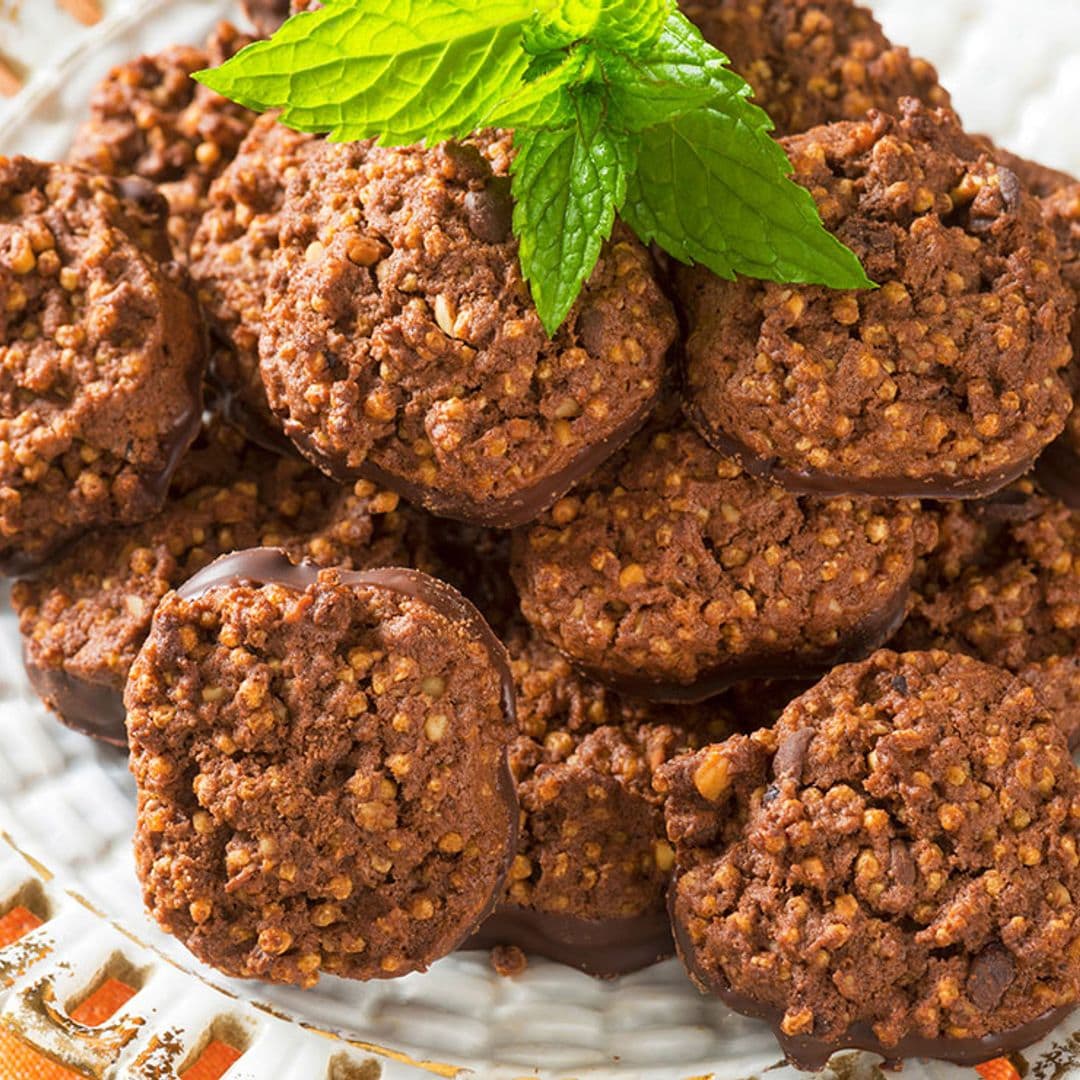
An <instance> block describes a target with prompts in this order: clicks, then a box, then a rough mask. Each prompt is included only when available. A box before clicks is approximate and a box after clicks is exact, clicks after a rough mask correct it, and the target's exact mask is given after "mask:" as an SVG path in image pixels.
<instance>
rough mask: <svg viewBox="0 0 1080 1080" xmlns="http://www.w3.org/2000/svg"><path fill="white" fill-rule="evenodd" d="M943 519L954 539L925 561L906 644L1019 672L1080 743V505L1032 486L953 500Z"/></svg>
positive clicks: (902, 643) (903, 632)
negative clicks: (985, 499)
mask: <svg viewBox="0 0 1080 1080" xmlns="http://www.w3.org/2000/svg"><path fill="white" fill-rule="evenodd" d="M1021 494H1023V493H1021ZM941 520H942V522H943V523H942V525H941V527H940V533H941V535H942V536H943V537H945V538H947V539H948V543H947V544H946V545H945V546H944V548H943V549H942V550H940V551H934V552H933V553H932V554H931V555H930V556H929V557H928V558H927V559H926V560H925V562H924V565H923V566H922V567H921V568H920V571H919V574H918V577H919V580H918V582H917V584H916V587H915V589H914V590H913V599H912V604H911V611H910V614H909V615H908V617H907V619H906V621H905V623H904V625H903V626H902V627H901V629H900V631H899V633H898V634H897V638H896V641H897V644H898V646H899V647H900V648H905V649H925V648H940V649H948V650H950V651H954V652H962V653H967V654H969V655H971V656H974V657H977V658H978V659H980V660H984V661H986V662H988V663H991V664H995V665H997V666H999V667H1002V668H1006V669H1008V670H1009V671H1011V672H1014V673H1015V674H1016V675H1018V676H1020V678H1022V679H1023V680H1024V681H1026V682H1030V683H1031V684H1032V685H1033V686H1035V688H1036V689H1037V690H1038V691H1039V693H1040V695H1041V696H1042V698H1043V700H1044V702H1045V704H1046V705H1048V706H1050V707H1051V708H1052V710H1053V712H1054V715H1055V716H1056V718H1057V721H1058V724H1059V726H1060V727H1061V728H1062V730H1063V731H1064V733H1065V735H1066V737H1067V738H1068V739H1069V740H1070V742H1072V743H1076V742H1078V741H1080V513H1078V512H1076V511H1073V510H1070V509H1069V508H1068V507H1067V506H1065V505H1064V504H1063V503H1061V502H1059V501H1058V500H1056V499H1052V498H1049V497H1047V496H1045V495H1039V494H1030V495H1027V497H1026V499H1024V500H1023V501H1018V502H1016V503H1011V504H1006V505H1005V506H1002V505H1000V504H995V503H994V502H990V503H989V504H980V503H974V504H972V503H963V504H957V505H955V506H950V507H947V508H945V509H944V510H943V511H942V512H941Z"/></svg>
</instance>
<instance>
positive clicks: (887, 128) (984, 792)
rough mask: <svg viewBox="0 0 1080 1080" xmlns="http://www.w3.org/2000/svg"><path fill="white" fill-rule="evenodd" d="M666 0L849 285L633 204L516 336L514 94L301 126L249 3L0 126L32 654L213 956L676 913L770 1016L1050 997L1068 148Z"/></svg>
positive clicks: (1012, 1023) (875, 63) (146, 884)
mask: <svg viewBox="0 0 1080 1080" xmlns="http://www.w3.org/2000/svg"><path fill="white" fill-rule="evenodd" d="M253 7H255V8H257V11H256V12H255V13H256V14H257V15H258V23H257V25H258V29H259V31H260V32H263V33H265V32H268V31H269V30H270V29H272V28H273V26H274V25H275V20H280V18H282V17H284V15H285V14H286V11H285V9H286V8H287V7H288V5H287V4H284V3H281V4H275V3H267V4H258V5H253ZM684 8H685V11H686V14H687V15H688V16H689V17H691V18H692V19H693V20H694V21H695V22H696V23H697V24H698V26H699V27H700V28H701V30H702V32H703V33H704V34H705V36H706V37H707V38H708V39H709V40H710V41H712V42H713V43H714V44H715V45H717V47H719V48H721V49H722V50H723V51H725V52H726V53H727V54H728V55H729V56H730V57H731V59H732V63H733V66H734V67H735V68H736V69H737V70H738V71H740V72H741V73H742V74H743V75H744V76H745V77H746V78H747V79H748V81H749V82H750V83H751V84H752V85H753V88H754V91H755V93H756V95H757V100H758V101H759V103H760V104H761V105H763V106H764V107H765V108H766V109H767V110H768V111H769V112H770V114H771V115H772V117H773V118H774V120H775V121H776V124H777V128H778V131H777V137H778V138H779V139H780V141H781V143H782V145H783V147H784V149H785V150H786V152H787V153H788V155H789V157H790V159H791V162H792V165H793V167H794V178H795V179H796V180H797V181H798V182H799V183H800V184H802V185H803V186H804V187H805V188H807V189H808V190H809V191H810V193H811V194H812V195H813V197H814V199H815V201H816V202H817V205H818V207H819V210H820V212H821V215H822V218H823V220H824V222H825V224H826V226H827V227H828V228H829V230H830V231H832V232H833V233H834V234H835V235H836V236H838V237H839V238H840V239H841V240H842V241H843V242H844V243H845V244H846V245H848V246H849V247H850V248H851V249H852V250H853V251H854V252H855V253H856V254H857V255H858V256H859V258H860V259H861V260H862V262H863V265H864V266H865V268H866V271H867V273H868V274H869V276H870V277H871V278H872V279H873V280H874V281H875V282H877V284H878V286H879V287H878V288H877V289H875V290H873V291H867V292H862V293H848V292H835V291H831V290H829V289H826V288H823V287H819V286H798V285H777V284H772V283H766V282H761V281H756V280H749V279H738V280H735V281H726V280H721V279H719V278H717V277H715V276H714V275H712V274H711V273H710V272H708V271H707V270H706V269H704V268H703V267H687V266H680V265H675V264H673V263H669V262H667V261H663V262H661V261H658V259H657V257H656V256H655V255H654V253H652V252H650V251H649V250H647V249H646V248H645V247H644V246H643V245H642V244H641V243H639V242H638V240H637V239H636V238H635V237H634V236H633V235H632V233H631V232H630V231H629V230H628V229H626V228H625V227H624V226H622V225H621V224H618V223H617V224H616V226H615V229H614V231H613V233H612V235H611V237H610V239H609V241H608V242H607V244H606V245H605V247H604V249H603V251H602V253H601V255H600V259H599V262H598V264H597V266H596V269H595V271H594V272H593V274H592V276H591V278H590V279H589V281H588V282H587V283H586V285H585V288H584V290H583V292H582V294H581V296H580V298H579V299H578V301H577V304H576V306H575V307H574V309H573V311H572V312H571V314H570V316H569V318H568V319H567V321H566V322H565V324H564V325H563V327H562V328H561V329H560V330H559V331H558V333H557V334H556V335H555V336H554V337H553V338H549V337H548V335H547V334H546V333H545V332H544V330H543V327H542V326H541V323H540V320H539V318H538V317H537V314H536V311H535V308H534V306H533V304H532V302H531V299H530V296H529V291H528V288H527V285H526V283H525V281H524V280H523V278H522V274H521V270H520V267H519V263H518V253H517V244H516V241H515V240H514V237H513V234H512V229H511V224H512V222H511V215H512V203H511V198H510V184H509V170H510V165H511V161H512V158H513V146H512V137H511V134H510V133H508V132H501V131H490V132H484V133H480V134H478V135H476V136H475V137H473V138H471V139H469V140H466V141H464V142H460V143H457V142H455V143H445V144H442V145H438V146H432V147H420V146H416V147H407V148H392V147H380V146H375V145H372V144H370V143H356V144H347V145H331V144H329V143H327V142H325V141H323V140H321V139H319V138H317V137H315V136H310V135H302V134H297V133H295V132H292V131H289V130H287V129H285V128H283V127H282V126H280V125H279V124H277V123H276V121H275V118H274V117H273V116H272V115H268V116H264V117H261V118H256V117H254V116H253V115H252V114H250V113H247V112H245V111H244V110H242V109H239V108H238V107H236V106H233V105H231V104H229V103H227V102H225V101H223V100H222V99H220V98H217V97H216V96H215V95H213V94H211V93H209V92H208V91H206V90H205V89H204V88H197V87H196V86H195V84H194V83H193V82H192V81H191V80H190V73H191V71H193V70H195V69H196V68H198V67H200V66H204V65H205V64H207V63H212V62H216V61H217V60H219V59H220V58H222V57H223V56H227V55H229V54H230V53H231V52H233V51H235V50H236V49H237V48H239V47H241V46H242V45H243V44H244V43H245V42H246V41H247V40H248V38H247V37H245V36H244V35H242V34H240V33H239V32H238V31H236V30H235V29H233V28H232V27H228V26H223V27H221V28H220V29H219V30H218V31H217V32H216V33H215V35H214V37H213V39H212V40H211V42H209V43H208V44H207V46H206V47H205V48H204V49H202V50H199V49H180V48H177V49H173V50H169V51H167V52H165V53H163V54H161V55H159V56H155V57H143V58H140V59H138V60H136V61H134V62H133V63H132V64H129V65H126V66H124V67H121V68H119V69H117V70H116V71H114V72H113V73H112V74H111V75H110V76H109V77H108V79H107V80H106V81H105V82H104V83H103V84H102V86H101V88H100V90H99V92H98V93H97V95H96V96H95V98H94V100H93V101H92V103H91V116H90V117H89V119H88V120H87V121H86V123H85V124H84V126H83V128H82V130H81V132H80V134H79V137H78V140H77V143H76V148H75V150H74V151H73V158H72V163H69V164H63V165H50V164H43V163H38V162H33V161H29V160H26V159H0V351H2V354H3V356H4V359H5V363H4V365H3V371H4V378H5V380H6V382H5V384H4V386H3V387H2V388H0V558H2V560H3V563H4V565H5V567H6V568H7V569H8V571H9V572H10V573H11V574H12V575H14V576H16V577H17V580H16V582H15V584H14V586H13V591H12V597H13V603H14V605H15V607H16V609H17V611H18V614H19V618H20V626H21V629H22V632H23V636H24V642H25V654H26V664H27V669H28V671H29V673H30V677H31V680H32V682H33V684H34V686H35V687H36V688H37V689H38V691H39V693H40V694H41V696H42V697H43V699H44V700H45V701H46V703H47V704H48V705H49V706H50V707H51V708H52V709H53V710H54V711H55V712H56V713H57V715H58V716H59V717H60V719H61V720H63V721H64V722H65V723H67V724H68V725H70V726H72V727H75V728H77V729H79V730H81V731H83V732H85V733H87V734H88V735H91V736H94V737H96V738H99V739H103V740H105V741H107V742H112V743H114V744H116V745H119V746H126V747H128V748H129V750H130V754H131V767H132V770H133V772H134V774H135V777H136V780H137V783H138V789H139V796H138V797H139V808H138V826H137V834H136V842H135V846H136V855H137V865H138V870H139V874H140V877H141V879H142V884H143V889H144V895H145V899H146V903H147V906H148V907H149V909H150V910H151V912H152V913H153V915H154V916H155V917H156V919H157V920H158V921H159V922H160V923H161V925H162V926H163V927H164V928H165V929H167V930H168V931H169V932H171V933H173V934H175V935H176V936H177V937H178V938H180V939H181V940H182V941H183V942H184V943H185V945H187V946H188V948H190V949H191V951H192V952H193V953H195V954H196V955H197V956H198V957H200V958H201V959H202V960H204V961H206V962H208V963H210V964H212V965H214V966H216V967H218V968H219V969H221V970H222V971H225V972H227V973H229V974H231V975H237V976H244V977H256V978H264V979H269V980H274V981H280V982H289V983H295V984H298V985H301V986H310V985H313V984H314V983H315V982H316V981H317V980H318V978H319V976H320V974H321V973H331V974H336V975H341V976H345V977H349V978H357V979H369V978H387V977H396V976H400V975H403V974H405V973H407V972H410V971H416V970H423V969H424V968H425V967H426V966H428V965H429V964H430V963H432V962H433V961H435V960H436V959H438V958H440V957H442V956H444V955H446V954H447V953H449V952H450V951H452V950H454V949H455V948H458V947H462V946H468V947H473V948H478V947H482V948H492V949H493V950H494V952H493V958H494V962H495V965H496V967H497V968H498V969H499V970H500V971H502V972H504V973H507V974H510V973H513V972H516V971H519V970H521V968H522V967H523V965H524V964H525V963H526V962H527V955H529V954H536V955H542V956H547V957H550V958H553V959H556V960H559V961H562V962H564V963H570V964H574V965H575V966H578V967H580V968H582V969H583V970H585V971H588V972H590V973H592V974H596V975H601V976H612V975H616V974H620V973H623V972H627V971H632V970H634V969H636V968H640V967H643V966H645V965H646V964H650V963H653V962H655V961H657V960H659V959H661V958H663V957H665V956H668V955H670V954H671V953H672V952H674V951H677V952H678V953H679V955H680V956H681V958H682V960H683V962H684V963H685V965H686V968H687V970H688V972H689V974H690V977H691V978H692V979H693V980H694V981H695V982H696V983H697V984H698V985H699V986H700V987H701V989H702V990H704V991H706V992H709V993H713V994H716V995H718V996H719V997H720V998H722V999H723V1000H724V1001H725V1002H726V1003H727V1004H728V1005H730V1006H731V1007H732V1008H734V1009H736V1010H738V1011H739V1012H743V1013H746V1014H748V1015H751V1016H756V1017H761V1018H763V1019H765V1020H767V1021H768V1022H769V1023H770V1024H772V1025H773V1026H774V1028H775V1030H776V1032H777V1035H778V1038H779V1039H780V1041H781V1043H782V1045H783V1047H784V1050H785V1052H786V1053H787V1055H788V1057H789V1058H790V1060H792V1061H793V1062H794V1063H796V1064H799V1065H801V1066H805V1067H811V1068H812V1067H820V1066H821V1065H823V1064H824V1063H825V1061H826V1060H827V1059H828V1057H829V1055H830V1054H831V1053H832V1052H833V1051H835V1050H837V1049H840V1048H844V1047H861V1048H865V1049H871V1050H874V1051H877V1052H878V1053H880V1054H882V1055H884V1056H885V1058H886V1059H887V1060H890V1061H898V1060H900V1059H902V1058H903V1057H906V1056H931V1057H938V1058H942V1059H945V1060H949V1061H954V1062H960V1063H978V1062H981V1061H985V1060H987V1059H989V1058H993V1057H995V1056H998V1055H1000V1054H1001V1053H1003V1052H1006V1051H1007V1050H1010V1049H1016V1048H1019V1047H1022V1046H1026V1045H1028V1044H1030V1043H1031V1042H1033V1041H1035V1040H1037V1039H1038V1038H1040V1037H1041V1036H1042V1035H1043V1034H1045V1033H1046V1032H1048V1031H1049V1030H1050V1029H1052V1028H1053V1027H1054V1026H1055V1025H1056V1024H1057V1023H1059V1022H1060V1020H1061V1019H1062V1018H1063V1017H1064V1016H1065V1015H1066V1014H1067V1013H1068V1012H1069V1011H1070V1010H1071V1009H1072V1008H1074V1006H1075V1005H1076V1004H1077V1003H1078V1002H1080V921H1078V918H1077V900H1076V898H1077V897H1078V896H1080V850H1078V844H1080V777H1078V775H1077V772H1076V768H1075V766H1074V764H1073V761H1072V757H1071V752H1070V746H1071V745H1072V744H1073V743H1074V742H1076V741H1077V740H1078V739H1080V482H1078V481H1077V480H1076V476H1077V475H1080V471H1078V470H1080V420H1078V419H1077V417H1076V415H1075V414H1074V412H1073V406H1072V395H1073V392H1074V384H1075V383H1076V376H1075V369H1074V365H1073V361H1072V357H1073V349H1074V347H1075V346H1080V319H1076V318H1075V309H1076V306H1077V294H1078V293H1080V183H1076V182H1074V181H1073V180H1072V179H1071V178H1069V177H1067V176H1065V175H1063V174H1060V173H1057V172H1054V171H1053V170H1050V169H1046V168H1043V167H1042V166H1039V165H1037V164H1035V163H1032V162H1026V161H1023V160H1022V159H1019V158H1017V157H1015V156H1014V155H1012V154H1009V153H1008V152H1007V151H1004V150H1000V149H999V148H997V147H996V146H994V145H993V143H991V142H990V141H989V140H988V139H986V138H984V137H981V136H976V135H972V134H969V133H967V132H965V131H964V129H963V127H962V125H961V122H960V120H959V118H958V117H957V116H956V114H955V113H954V112H953V111H952V110H951V108H950V106H949V98H948V94H947V93H946V91H945V90H944V89H943V88H942V87H941V86H940V85H939V84H938V82H937V76H936V73H935V72H934V70H933V68H932V67H931V66H930V65H929V64H927V63H925V62H923V61H920V60H918V59H916V58H913V57H911V56H910V55H909V54H908V52H907V50H905V49H903V48H899V47H896V46H894V45H892V44H891V43H890V42H889V41H888V40H887V39H886V38H885V36H884V34H883V33H882V31H881V29H880V27H879V26H878V25H877V24H876V23H875V21H874V20H873V18H872V17H871V15H870V14H869V13H868V12H867V11H866V10H864V9H863V8H860V7H857V6H855V5H854V4H852V3H850V2H849V0H754V2H750V0H687V2H686V3H685V5H684Z"/></svg>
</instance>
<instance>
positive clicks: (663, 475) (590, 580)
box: [514, 426, 934, 700]
mask: <svg viewBox="0 0 1080 1080" xmlns="http://www.w3.org/2000/svg"><path fill="white" fill-rule="evenodd" d="M933 539H934V528H933V522H932V520H931V519H930V518H929V517H928V516H927V515H924V514H922V513H921V511H920V510H919V509H918V507H917V505H915V504H910V503H902V502H875V501H871V500H866V501H853V500H851V499H823V498H813V497H803V498H800V497H797V496H795V495H792V494H790V493H788V492H786V491H784V490H783V489H782V488H779V487H775V486H774V485H772V484H769V483H767V482H766V481H764V480H760V479H756V478H755V477H753V476H751V475H749V474H748V473H746V472H744V471H743V470H742V469H741V468H740V467H739V465H738V464H737V463H736V462H735V461H733V460H732V459H730V458H726V457H723V456H722V455H720V454H718V453H717V452H716V451H714V450H712V449H711V448H710V447H709V446H708V445H707V444H706V443H705V442H704V441H702V439H701V438H700V437H699V436H698V435H697V434H696V433H695V432H694V431H692V430H691V429H690V428H689V427H687V426H680V427H676V428H674V429H673V430H670V431H661V432H656V431H655V430H647V431H645V432H643V433H642V434H641V435H639V436H638V438H637V439H635V440H634V442H633V443H631V445H630V447H629V448H628V449H627V451H626V452H625V453H624V454H622V455H620V457H619V459H618V460H617V461H616V462H615V463H614V464H612V465H610V466H608V467H607V468H605V469H604V470H601V472H600V473H598V474H597V475H595V476H594V477H591V478H590V479H589V480H588V481H587V482H586V483H585V484H583V485H581V486H580V487H579V488H578V489H577V490H576V491H575V492H574V493H573V494H571V495H568V496H566V497H565V498H564V499H561V500H560V501H559V502H558V503H556V504H555V506H554V507H553V508H552V509H551V511H549V512H548V513H546V514H545V515H543V517H542V518H541V519H540V520H539V521H538V522H537V523H536V524H534V525H533V526H532V527H531V528H530V529H529V530H528V531H526V532H523V533H522V534H521V535H520V536H518V537H517V538H516V547H515V563H514V575H515V579H516V581H517V584H518V588H519V591H520V593H521V606H522V611H523V612H524V613H525V616H526V618H528V619H529V621H530V622H531V623H532V624H533V625H534V626H535V627H536V628H537V629H538V630H539V631H540V633H541V634H543V635H544V636H545V637H546V638H547V639H548V641H550V642H551V643H552V644H554V645H556V646H557V647H558V648H559V649H561V650H562V651H563V653H565V654H566V655H567V656H568V657H569V658H570V659H571V660H572V661H573V662H574V663H576V664H578V665H579V666H580V667H582V668H583V669H585V670H587V671H588V672H589V673H590V674H592V675H594V676H595V677H596V678H598V679H600V680H601V681H604V682H608V683H610V684H611V685H614V686H616V687H617V688H619V689H621V690H622V691H623V692H626V693H633V694H637V695H639V696H645V697H650V698H654V699H658V700H680V699H681V700H702V699H704V698H706V697H708V696H710V695H712V694H715V693H716V692H717V691H718V690H721V689H723V688H724V687H725V686H727V685H730V684H732V683H734V682H736V681H738V680H740V679H745V678H751V677H770V676H771V677H780V678H792V677H796V676H800V675H811V674H812V675H820V674H821V673H822V672H823V671H827V670H828V669H829V667H831V666H832V665H833V664H834V663H837V662H839V661H840V660H841V659H854V658H858V657H862V656H865V655H867V654H868V653H869V652H870V651H871V650H872V649H874V648H876V647H877V646H878V645H880V644H882V642H884V641H885V640H886V639H887V638H888V636H889V634H891V633H892V631H893V630H894V629H895V628H896V626H897V624H898V623H899V621H900V619H901V618H902V617H903V612H904V607H905V604H906V602H907V593H908V584H909V581H910V578H911V575H912V572H913V569H914V565H915V558H916V555H917V554H919V553H920V551H922V550H925V549H926V548H927V547H928V546H929V545H930V544H932V543H933Z"/></svg>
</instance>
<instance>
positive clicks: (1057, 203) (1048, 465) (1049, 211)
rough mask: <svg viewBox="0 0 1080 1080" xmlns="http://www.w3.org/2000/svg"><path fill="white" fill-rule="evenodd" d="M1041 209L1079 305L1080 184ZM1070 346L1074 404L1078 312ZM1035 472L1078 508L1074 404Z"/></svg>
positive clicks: (1079, 352) (1079, 446) (1079, 437)
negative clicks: (1056, 437)
mask: <svg viewBox="0 0 1080 1080" xmlns="http://www.w3.org/2000/svg"><path fill="white" fill-rule="evenodd" d="M1042 209H1043V214H1044V216H1045V217H1046V220H1047V222H1048V223H1049V224H1050V227H1051V228H1052V229H1053V231H1054V236H1055V237H1056V238H1057V246H1058V256H1059V257H1060V259H1061V276H1062V278H1063V279H1064V281H1065V284H1066V285H1067V286H1068V287H1069V288H1070V289H1072V291H1073V295H1074V296H1075V297H1076V298H1077V300H1078V302H1080V183H1073V184H1070V185H1069V186H1067V187H1063V188H1061V189H1059V190H1057V191H1056V192H1054V193H1053V194H1051V195H1049V196H1048V197H1047V198H1045V199H1043V200H1042ZM1072 347H1073V363H1072V365H1071V366H1070V367H1069V369H1068V373H1067V374H1068V379H1069V383H1070V386H1071V388H1072V392H1073V400H1074V403H1075V402H1076V401H1080V393H1078V391H1080V377H1078V375H1077V371H1078V370H1080V312H1078V314H1077V315H1076V316H1075V317H1074V319H1073V327H1072ZM1036 473H1037V476H1038V478H1039V483H1040V484H1041V485H1042V486H1043V487H1044V488H1046V489H1047V490H1048V491H1049V492H1051V493H1052V494H1054V495H1057V496H1058V498H1060V499H1064V500H1065V502H1067V503H1068V504H1069V505H1070V506H1072V507H1073V508H1074V509H1080V408H1078V407H1077V406H1076V405H1075V404H1074V407H1073V410H1072V412H1070V413H1069V416H1068V419H1067V420H1066V421H1065V430H1064V431H1063V432H1062V433H1061V437H1060V438H1059V439H1058V440H1057V441H1056V442H1055V443H1053V445H1051V446H1050V447H1048V448H1047V450H1046V452H1045V453H1044V454H1043V455H1042V457H1040V458H1039V461H1038V464H1037V466H1036Z"/></svg>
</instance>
